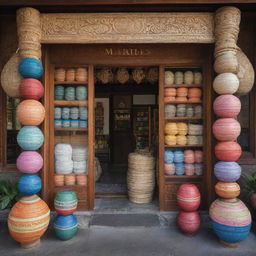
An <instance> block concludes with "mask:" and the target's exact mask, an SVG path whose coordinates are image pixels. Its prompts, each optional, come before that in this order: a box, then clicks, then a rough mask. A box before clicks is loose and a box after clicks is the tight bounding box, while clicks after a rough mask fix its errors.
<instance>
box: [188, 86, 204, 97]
mask: <svg viewBox="0 0 256 256" xmlns="http://www.w3.org/2000/svg"><path fill="white" fill-rule="evenodd" d="M188 97H189V98H201V97H202V90H201V89H200V88H189V90H188Z"/></svg>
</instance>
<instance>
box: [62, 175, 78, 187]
mask: <svg viewBox="0 0 256 256" xmlns="http://www.w3.org/2000/svg"><path fill="white" fill-rule="evenodd" d="M64 180H65V185H66V186H73V185H75V184H76V176H75V174H66V175H65V178H64Z"/></svg>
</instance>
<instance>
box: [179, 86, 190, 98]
mask: <svg viewBox="0 0 256 256" xmlns="http://www.w3.org/2000/svg"><path fill="white" fill-rule="evenodd" d="M187 95H188V88H178V89H177V96H178V97H187Z"/></svg>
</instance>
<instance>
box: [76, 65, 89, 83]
mask: <svg viewBox="0 0 256 256" xmlns="http://www.w3.org/2000/svg"><path fill="white" fill-rule="evenodd" d="M75 79H76V81H78V82H85V83H86V82H87V69H86V68H77V69H76V74H75Z"/></svg>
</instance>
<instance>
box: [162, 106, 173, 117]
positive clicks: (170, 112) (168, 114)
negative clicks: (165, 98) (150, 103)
mask: <svg viewBox="0 0 256 256" xmlns="http://www.w3.org/2000/svg"><path fill="white" fill-rule="evenodd" d="M164 112H165V117H175V115H176V106H175V105H173V104H166V105H165V107H164Z"/></svg>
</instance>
